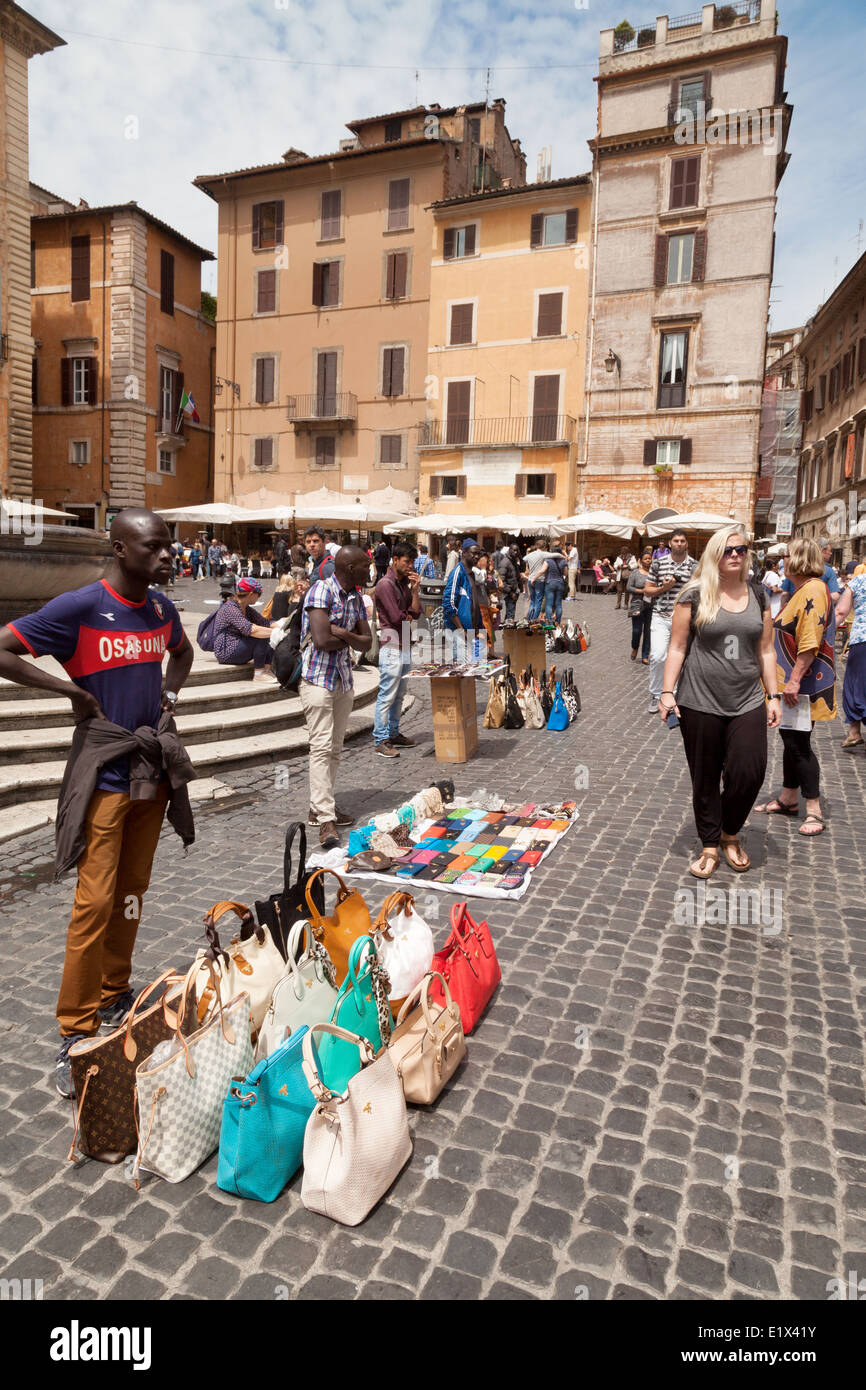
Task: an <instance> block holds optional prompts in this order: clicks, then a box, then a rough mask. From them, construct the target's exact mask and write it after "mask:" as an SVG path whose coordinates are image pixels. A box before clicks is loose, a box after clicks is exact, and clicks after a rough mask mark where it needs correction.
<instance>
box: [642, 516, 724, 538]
mask: <svg viewBox="0 0 866 1390" xmlns="http://www.w3.org/2000/svg"><path fill="white" fill-rule="evenodd" d="M736 521H737V518H736V517H733V516H718V515H716V514H715V513H714V512H680V513H674V515H673V516H663V517H659V519H658V520H657V521H648V522H647V523H646V531H647V535H648V536H669V535H670V534H671V532H672V531H673V530H675V529H676V528H677V527H679V528H680V529H682V530H683V531H718V530H719V529H720V528H721V527H722V526H733V525H735V524H736Z"/></svg>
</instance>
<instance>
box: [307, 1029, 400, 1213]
mask: <svg viewBox="0 0 866 1390" xmlns="http://www.w3.org/2000/svg"><path fill="white" fill-rule="evenodd" d="M313 1031H314V1032H315V1033H316V1034H317V1035H318V1034H320V1033H322V1034H325V1035H331V1036H337V1037H342V1038H343V1040H344V1041H346V1042H351V1043H352V1044H353V1045H354V1046H355V1047H357V1049H358V1053H359V1059H360V1070H356V1072H355V1075H354V1076H353V1077H352V1078H351V1079H350V1081H349V1084H348V1088H347V1091H346V1094H345V1095H344V1096H335V1095H332V1093H331V1092H330V1090H329V1089H328V1087H327V1086H325V1085H323V1083H322V1079H321V1076H320V1074H319V1069H318V1067H317V1065H316V1059H315V1055H314V1052H313V1032H310V1033H307V1034H305V1036H304V1075H305V1076H306V1078H307V1084H308V1086H309V1088H310V1091H311V1092H312V1095H313V1098H314V1100H315V1101H316V1107H315V1109H314V1110H313V1113H312V1114H311V1116H310V1118H309V1120H308V1121H307V1131H306V1134H305V1136H304V1181H303V1185H302V1187H301V1201H302V1202H303V1204H304V1206H305V1207H306V1208H307V1210H308V1211H318V1212H321V1214H322V1215H323V1216H329V1217H330V1218H331V1220H332V1221H340V1222H342V1224H343V1225H344V1226H357V1225H358V1224H359V1223H360V1222H361V1221H363V1220H364V1217H365V1216H367V1215H368V1213H369V1212H370V1211H372V1209H373V1207H374V1206H375V1205H376V1203H377V1202H378V1201H379V1198H380V1197H383V1196H384V1195H385V1193H386V1192H387V1191H388V1188H389V1187H390V1186H391V1184H392V1182H393V1181H394V1180H395V1178H396V1177H397V1175H398V1173H399V1172H400V1169H401V1168H402V1167H403V1166H404V1164H405V1163H406V1162H407V1161H408V1160H409V1158H410V1157H411V1155H412V1140H411V1137H410V1135H409V1120H408V1116H407V1114H406V1101H405V1099H404V1097H403V1087H402V1086H401V1085H400V1078H399V1077H398V1075H397V1073H396V1071H395V1070H394V1063H393V1062H392V1060H391V1057H390V1055H389V1053H388V1051H387V1050H385V1051H384V1052H381V1053H380V1054H379V1056H378V1057H376V1056H375V1055H374V1053H373V1047H372V1044H371V1043H369V1042H368V1041H367V1039H366V1038H361V1037H352V1035H351V1034H349V1033H344V1031H343V1029H341V1028H335V1027H334V1026H333V1024H325V1025H324V1026H323V1027H321V1028H316V1029H314V1030H313ZM323 1041H324V1039H323ZM320 1050H321V1044H320Z"/></svg>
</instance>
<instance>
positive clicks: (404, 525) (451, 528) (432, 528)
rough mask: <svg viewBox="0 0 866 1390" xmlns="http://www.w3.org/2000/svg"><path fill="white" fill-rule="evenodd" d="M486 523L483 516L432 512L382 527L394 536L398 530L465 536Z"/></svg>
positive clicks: (435, 534)
mask: <svg viewBox="0 0 866 1390" xmlns="http://www.w3.org/2000/svg"><path fill="white" fill-rule="evenodd" d="M486 525H487V522H486V521H485V518H484V517H483V516H475V515H471V516H466V515H463V514H459V515H457V516H444V515H443V514H442V513H441V512H430V513H429V514H428V515H427V516H407V517H404V518H403V520H402V521H394V522H391V523H390V525H388V526H384V527H383V528H382V529H383V530H384V532H385V534H386V535H388V536H393V535H394V534H395V533H396V532H397V531H416V532H417V531H426V532H428V533H429V534H430V535H434V536H446V535H455V536H460V535H464V536H465V535H468V534H469V532H470V531H477V530H478V528H479V527H480V526H486Z"/></svg>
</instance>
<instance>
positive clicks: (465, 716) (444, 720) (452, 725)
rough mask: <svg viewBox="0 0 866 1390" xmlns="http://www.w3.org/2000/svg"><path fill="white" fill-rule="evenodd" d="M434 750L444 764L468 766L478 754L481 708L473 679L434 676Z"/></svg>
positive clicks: (431, 693) (431, 683)
mask: <svg viewBox="0 0 866 1390" xmlns="http://www.w3.org/2000/svg"><path fill="white" fill-rule="evenodd" d="M430 697H431V701H432V705H433V746H434V749H435V752H436V757H437V759H438V761H439V762H441V763H466V762H468V761H469V759H470V758H472V757H474V756H475V754H476V752H477V751H478V707H477V705H476V702H475V679H474V677H472V676H431V677H430Z"/></svg>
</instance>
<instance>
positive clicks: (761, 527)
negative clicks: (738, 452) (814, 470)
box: [755, 328, 803, 536]
mask: <svg viewBox="0 0 866 1390" xmlns="http://www.w3.org/2000/svg"><path fill="white" fill-rule="evenodd" d="M802 336H803V329H802V328H789V329H777V330H776V331H775V332H772V333H768V334H767V363H766V367H765V370H764V394H763V400H762V403H761V435H760V448H759V454H758V477H757V481H756V485H755V534H756V535H757V536H763V535H773V534H775V533H776V531H777V529H778V531H779V534H780V535H782V536H790V535H791V532H792V529H793V523H794V512H795V509H796V505H797V470H798V468H799V464H800V443H801V439H802V425H801V422H800V376H801V369H800V359H799V357H798V355H797V347H798V345H799V343H800V339H801V338H802Z"/></svg>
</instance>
